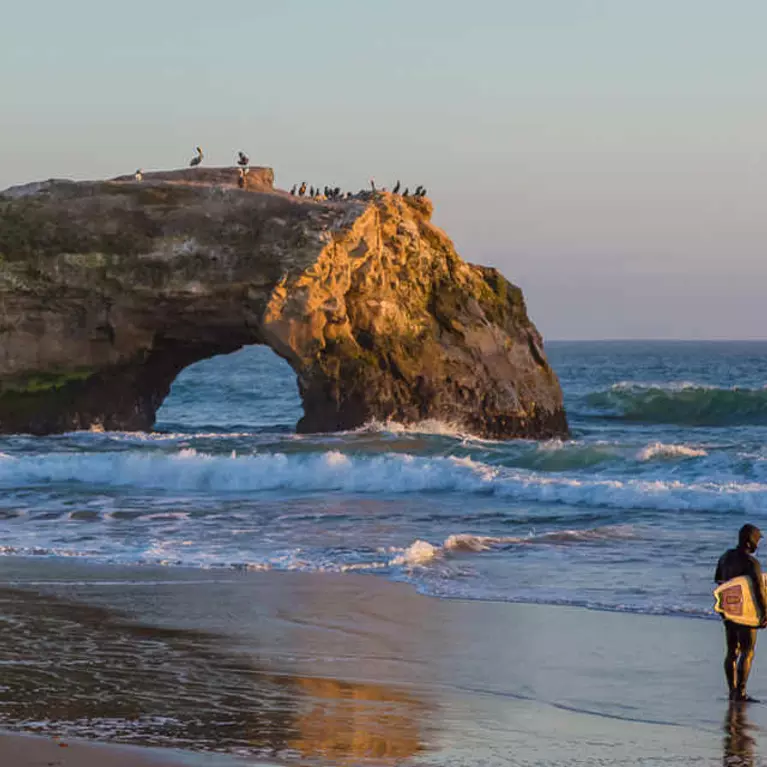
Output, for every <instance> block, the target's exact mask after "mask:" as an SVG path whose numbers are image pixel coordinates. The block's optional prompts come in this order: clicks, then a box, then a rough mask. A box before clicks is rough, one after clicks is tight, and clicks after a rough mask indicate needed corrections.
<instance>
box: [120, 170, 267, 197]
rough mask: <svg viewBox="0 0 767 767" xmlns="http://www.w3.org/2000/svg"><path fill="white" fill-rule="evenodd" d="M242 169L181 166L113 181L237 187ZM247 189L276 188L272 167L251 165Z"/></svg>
mask: <svg viewBox="0 0 767 767" xmlns="http://www.w3.org/2000/svg"><path fill="white" fill-rule="evenodd" d="M239 176H240V169H239V168H238V167H236V166H229V167H224V168H205V167H202V166H198V167H196V168H179V169H178V170H157V171H144V173H143V180H142V181H140V182H137V181H136V179H135V177H134V174H132V173H131V174H130V175H126V176H117V177H116V178H113V179H112V181H117V182H120V183H132V184H135V183H142V184H146V183H152V182H157V181H159V182H163V183H169V184H182V185H184V186H225V187H229V186H231V187H236V186H237V181H238V179H239ZM245 188H246V189H259V190H262V191H263V190H271V189H274V171H273V170H272V169H271V168H266V167H256V166H251V167H250V168H249V170H248V173H247V175H246V176H245Z"/></svg>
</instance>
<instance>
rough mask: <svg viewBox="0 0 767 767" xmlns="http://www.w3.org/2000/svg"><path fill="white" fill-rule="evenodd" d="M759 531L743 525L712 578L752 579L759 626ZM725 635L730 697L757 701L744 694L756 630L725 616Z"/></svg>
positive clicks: (762, 602)
mask: <svg viewBox="0 0 767 767" xmlns="http://www.w3.org/2000/svg"><path fill="white" fill-rule="evenodd" d="M761 538H762V533H761V531H760V530H759V528H758V527H756V526H755V525H743V527H741V528H740V531H739V532H738V546H737V548H734V549H728V550H727V551H725V552H724V554H722V556H721V557H720V558H719V562H718V563H717V566H716V574H715V575H714V580H715V581H716V582H717V583H724V582H725V581H729V580H730V579H732V578H738V577H739V576H741V575H745V576H747V577H749V578H751V583H752V584H753V586H754V597H755V601H756V604H757V606H758V608H759V614H760V615H761V616H762V622H761V623H760V624H759V628H762V629H763V628H765V627H767V600H766V599H765V594H764V587H763V585H762V568H761V567H760V566H759V562H758V561H757V559H756V557H755V556H754V552H755V551H756V548H757V546H758V545H759V541H760V540H761ZM724 634H725V638H726V640H727V654H726V655H725V657H724V676H725V678H726V679H727V687H728V688H729V690H730V700H733V701H740V702H744V703H745V702H749V701H752V702H756V701H755V699H754V698H751V697H749V696H748V695H747V694H746V682H747V681H748V674H749V672H750V671H751V663H752V662H753V660H754V649H755V648H756V629H755V628H751V627H750V626H743V625H741V624H739V623H734V622H733V621H730V620H727V619H725V621H724Z"/></svg>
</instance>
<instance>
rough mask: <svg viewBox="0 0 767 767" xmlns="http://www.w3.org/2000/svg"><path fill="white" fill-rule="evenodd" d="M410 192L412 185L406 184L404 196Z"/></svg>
mask: <svg viewBox="0 0 767 767" xmlns="http://www.w3.org/2000/svg"><path fill="white" fill-rule="evenodd" d="M409 194H410V187H409V186H406V187H405V191H404V192H403V193H402V196H403V197H407V196H408V195H409Z"/></svg>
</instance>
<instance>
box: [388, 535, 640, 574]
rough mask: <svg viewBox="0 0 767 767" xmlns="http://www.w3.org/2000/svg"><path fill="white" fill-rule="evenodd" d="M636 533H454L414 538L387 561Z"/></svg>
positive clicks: (417, 562)
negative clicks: (432, 539)
mask: <svg viewBox="0 0 767 767" xmlns="http://www.w3.org/2000/svg"><path fill="white" fill-rule="evenodd" d="M635 537H636V534H635V532H634V530H633V529H632V528H631V527H630V526H629V525H605V526H603V527H594V528H589V529H585V530H556V531H553V532H548V533H538V534H536V533H530V534H529V535H501V536H496V535H474V534H472V533H454V534H453V535H449V536H448V537H447V538H445V540H444V542H443V543H442V544H441V545H435V544H432V543H429V542H428V541H424V540H420V539H419V540H416V541H414V542H413V543H412V544H410V546H408V547H406V548H404V549H402V551H401V553H400V554H399V555H398V556H396V557H394V558H393V559H392V560H390V562H389V564H390V565H404V566H408V567H419V566H420V567H423V566H426V565H429V564H431V563H432V562H434V561H435V560H438V559H442V558H444V557H446V556H450V555H452V554H461V553H471V554H478V553H481V552H483V551H492V550H493V549H497V548H499V547H504V546H511V545H536V544H537V545H540V544H555V545H556V544H559V545H565V544H573V543H598V542H602V541H613V540H630V539H632V538H635Z"/></svg>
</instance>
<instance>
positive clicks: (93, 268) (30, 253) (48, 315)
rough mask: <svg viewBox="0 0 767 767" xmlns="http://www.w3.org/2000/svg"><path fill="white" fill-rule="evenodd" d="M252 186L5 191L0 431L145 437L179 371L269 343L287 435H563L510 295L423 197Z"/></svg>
mask: <svg viewBox="0 0 767 767" xmlns="http://www.w3.org/2000/svg"><path fill="white" fill-rule="evenodd" d="M247 180H248V181H247V183H248V186H247V188H246V189H240V188H238V187H237V174H236V171H234V169H231V168H222V169H210V168H206V169H200V168H197V169H190V170H184V171H175V172H166V173H157V174H152V173H147V174H145V175H144V180H143V181H141V182H137V181H135V180H134V179H133V177H127V178H122V179H115V180H113V181H99V182H79V183H75V182H68V181H50V182H44V183H40V184H34V185H28V186H26V187H17V188H12V189H10V190H8V191H6V192H5V193H3V195H0V432H6V433H7V432H19V431H23V432H32V433H37V434H45V433H51V432H61V431H67V430H72V429H87V428H94V427H95V428H104V429H123V430H146V429H150V428H151V427H152V424H153V423H154V418H155V413H156V411H157V409H158V407H159V406H160V404H161V403H162V401H163V399H164V398H165V397H166V396H167V394H168V391H169V389H170V385H171V383H172V381H173V379H174V378H175V376H176V375H178V373H179V371H180V370H182V369H183V368H184V367H186V366H187V365H190V364H192V363H193V362H196V361H198V360H201V359H204V358H206V357H210V356H213V355H216V354H221V353H225V352H230V351H234V350H236V349H238V348H240V347H241V346H244V345H249V344H266V345H268V346H270V347H271V348H272V349H273V350H274V351H275V352H276V353H277V354H279V355H280V356H281V357H283V358H284V359H286V360H287V361H288V363H289V364H290V365H291V367H292V368H293V370H294V371H295V373H296V376H297V379H298V388H299V392H300V394H301V397H302V401H303V406H304V416H303V418H302V419H301V420H300V421H299V423H298V429H299V430H301V431H333V430H338V429H348V428H353V427H356V426H359V425H361V424H363V423H365V422H367V421H369V420H371V419H377V420H381V421H385V420H388V419H393V420H397V421H400V422H405V423H407V422H414V421H418V420H422V419H426V418H430V419H440V420H443V421H447V422H450V423H453V424H455V425H456V426H458V427H459V428H462V429H465V430H466V431H468V432H471V433H474V434H478V435H481V436H490V437H498V438H507V437H550V436H563V435H566V434H567V421H566V417H565V413H564V409H563V405H562V394H561V390H560V387H559V383H558V381H557V378H556V375H555V374H554V372H553V370H552V369H551V368H550V366H549V364H548V362H547V361H546V358H545V355H544V353H543V344H542V340H541V337H540V334H539V333H538V331H537V330H536V328H535V327H534V325H533V324H532V323H531V322H530V320H529V318H528V316H527V311H526V308H525V302H524V299H523V296H522V292H521V291H520V290H519V288H517V287H516V286H514V285H512V284H511V283H509V282H507V281H506V279H505V278H504V277H503V276H502V275H501V274H500V273H499V272H497V271H496V270H495V269H490V268H487V267H482V266H474V265H470V264H467V263H465V262H464V261H462V260H461V259H460V257H459V256H458V255H457V254H456V252H455V250H454V248H453V245H452V243H451V242H450V240H449V239H448V238H447V236H446V235H445V234H444V233H443V232H442V231H441V230H439V229H438V228H436V227H435V226H434V225H433V224H432V223H431V221H430V218H431V203H430V202H429V201H428V200H427V199H425V198H403V197H402V196H400V195H392V194H387V193H379V194H376V195H375V196H373V195H364V196H363V197H364V199H352V200H348V201H343V202H316V201H310V200H306V199H299V198H295V197H291V196H290V195H287V194H285V193H284V192H280V191H277V190H274V189H273V187H272V180H273V174H272V172H271V170H270V169H268V168H263V169H258V168H256V169H253V170H252V171H251V173H250V174H249V175H248V176H247Z"/></svg>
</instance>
